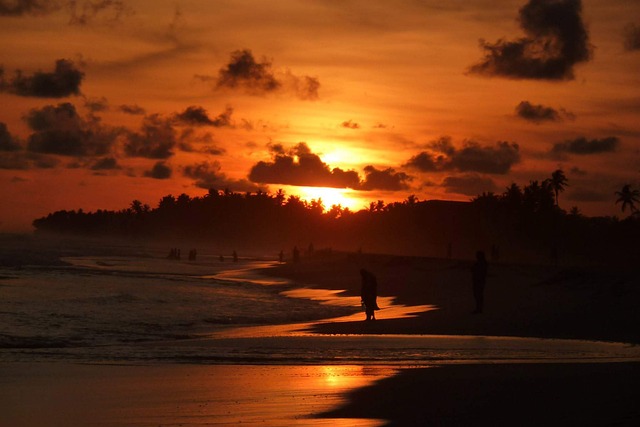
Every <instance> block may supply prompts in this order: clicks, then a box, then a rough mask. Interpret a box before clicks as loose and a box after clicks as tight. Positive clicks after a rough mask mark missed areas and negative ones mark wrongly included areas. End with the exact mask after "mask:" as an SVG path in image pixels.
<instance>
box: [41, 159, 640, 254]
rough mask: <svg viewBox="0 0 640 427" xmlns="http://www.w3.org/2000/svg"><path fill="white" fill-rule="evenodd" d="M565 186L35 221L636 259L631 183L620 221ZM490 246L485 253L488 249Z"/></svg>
mask: <svg viewBox="0 0 640 427" xmlns="http://www.w3.org/2000/svg"><path fill="white" fill-rule="evenodd" d="M567 186H568V180H567V178H566V176H565V175H564V173H563V171H562V170H557V171H555V172H553V174H552V175H551V178H549V179H546V180H544V181H530V182H529V184H527V185H525V186H524V187H520V186H519V185H517V184H515V183H513V184H511V185H510V186H509V187H507V188H506V189H505V191H504V192H503V193H502V194H494V193H490V192H489V193H482V194H480V195H478V196H477V197H474V198H473V199H471V200H470V201H469V202H453V201H442V200H427V201H420V200H418V198H417V197H416V196H415V195H411V196H409V197H408V198H407V199H406V200H404V201H402V202H394V203H388V204H387V203H384V201H382V200H378V201H376V202H371V203H370V204H369V207H368V208H367V209H362V210H360V211H357V212H354V211H351V210H349V209H348V208H343V207H341V206H340V205H334V206H331V207H330V208H328V209H325V206H324V204H323V202H322V200H321V199H317V200H311V201H308V202H307V201H305V200H302V199H301V198H300V197H297V196H293V195H289V196H287V195H285V193H284V192H283V191H282V190H279V191H278V192H276V193H275V194H270V193H266V192H257V193H235V192H232V191H229V190H224V191H218V190H215V189H211V190H209V192H208V193H207V194H206V195H204V196H202V197H190V196H188V195H186V194H181V195H179V196H178V197H174V196H172V195H167V196H165V197H163V198H162V199H161V200H160V201H159V203H158V206H157V207H155V208H151V207H150V206H149V205H146V204H143V203H141V202H140V201H139V200H134V201H133V202H132V203H131V205H130V206H129V207H128V208H126V209H122V210H119V211H111V210H97V211H95V212H84V211H83V210H82V209H79V210H70V211H69V210H61V211H57V212H53V213H50V214H49V215H47V216H46V217H42V218H38V219H36V220H34V221H33V225H34V227H35V229H36V232H37V233H62V234H74V235H81V236H91V237H125V238H144V239H149V238H155V239H159V240H167V241H170V240H172V239H189V240H192V241H195V242H202V243H203V244H209V245H211V244H215V245H219V246H224V245H233V246H234V247H238V248H240V247H246V248H259V247H261V248H277V249H278V250H279V249H280V248H282V247H293V246H294V245H301V244H303V245H306V244H307V243H308V242H315V243H316V246H317V247H332V248H335V249H343V250H359V249H363V250H365V251H370V252H387V253H396V254H403V255H424V256H437V257H445V256H447V257H453V258H469V257H471V255H472V254H473V253H475V251H476V250H477V249H478V248H486V249H488V248H489V247H491V248H492V249H496V251H495V252H496V253H497V252H498V251H497V249H498V248H499V249H500V250H499V253H500V254H502V255H501V258H502V260H505V261H509V260H511V261H524V260H529V261H535V262H553V263H555V262H560V263H574V262H588V263H591V264H610V263H612V262H613V263H628V262H636V261H637V255H635V252H638V251H634V250H633V249H634V248H635V247H636V245H637V242H638V241H640V240H639V238H640V214H639V212H638V209H637V207H636V204H637V203H638V199H639V194H638V191H637V190H633V189H632V188H631V186H630V185H625V186H624V187H623V188H622V190H621V191H619V192H616V194H615V195H616V196H617V197H618V198H617V200H616V203H620V204H621V205H622V210H623V212H624V211H625V210H626V209H627V208H629V210H630V212H631V214H630V215H629V216H628V217H627V218H625V219H623V220H620V219H619V218H618V217H615V216H613V217H610V216H607V217H586V216H583V215H582V214H581V213H580V212H579V210H578V209H577V208H575V207H574V208H572V209H570V210H569V211H568V212H567V211H565V210H563V209H561V208H560V207H559V204H558V199H559V196H560V193H562V192H563V191H564V189H565V188H566V187H567ZM487 252H488V251H487Z"/></svg>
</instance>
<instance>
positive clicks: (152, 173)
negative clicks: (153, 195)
mask: <svg viewBox="0 0 640 427" xmlns="http://www.w3.org/2000/svg"><path fill="white" fill-rule="evenodd" d="M172 172H173V171H172V169H171V167H170V166H169V165H167V163H166V162H164V161H159V162H156V163H155V164H154V165H153V167H152V168H151V170H149V171H146V172H145V173H144V176H146V177H147V178H153V179H169V178H171V174H172Z"/></svg>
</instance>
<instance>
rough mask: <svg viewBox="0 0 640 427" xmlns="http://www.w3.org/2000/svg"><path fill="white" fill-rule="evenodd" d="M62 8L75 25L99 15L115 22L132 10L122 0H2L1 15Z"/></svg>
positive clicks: (42, 13) (30, 13)
mask: <svg viewBox="0 0 640 427" xmlns="http://www.w3.org/2000/svg"><path fill="white" fill-rule="evenodd" d="M60 10H66V11H67V12H68V13H69V24H75V25H86V24H89V23H90V22H92V21H93V20H94V19H96V18H97V17H98V16H101V17H104V18H105V20H106V21H107V22H115V21H118V20H119V19H120V18H121V17H122V16H124V15H125V14H129V13H131V12H132V10H131V8H130V7H128V6H127V5H126V4H125V2H124V1H122V0H82V1H78V0H0V16H41V15H48V14H51V13H55V12H58V11H60ZM107 15H108V16H107Z"/></svg>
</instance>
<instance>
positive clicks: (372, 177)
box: [358, 166, 413, 191]
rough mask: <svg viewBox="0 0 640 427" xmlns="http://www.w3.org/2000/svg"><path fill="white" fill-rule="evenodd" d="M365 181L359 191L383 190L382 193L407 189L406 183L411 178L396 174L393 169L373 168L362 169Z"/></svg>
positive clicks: (404, 174) (399, 173)
mask: <svg viewBox="0 0 640 427" xmlns="http://www.w3.org/2000/svg"><path fill="white" fill-rule="evenodd" d="M364 173H365V179H364V181H363V182H362V183H361V185H360V186H359V187H358V189H359V190H365V191H370V190H383V191H400V190H407V189H409V184H408V182H410V181H412V180H413V177H411V176H409V175H407V174H406V173H404V172H396V171H395V169H393V168H387V169H382V170H380V169H376V168H375V167H373V166H366V167H365V168H364Z"/></svg>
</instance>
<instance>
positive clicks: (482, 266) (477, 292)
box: [471, 251, 488, 314]
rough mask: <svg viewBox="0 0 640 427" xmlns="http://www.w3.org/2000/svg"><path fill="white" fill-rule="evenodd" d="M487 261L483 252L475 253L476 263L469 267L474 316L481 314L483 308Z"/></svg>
mask: <svg viewBox="0 0 640 427" xmlns="http://www.w3.org/2000/svg"><path fill="white" fill-rule="evenodd" d="M487 268H488V266H487V259H486V258H485V255H484V252H483V251H478V252H476V262H475V263H473V265H472V266H471V279H472V281H473V298H474V299H475V300H476V309H475V310H474V311H473V313H474V314H477V313H482V309H483V307H484V285H485V283H486V282H487Z"/></svg>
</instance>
